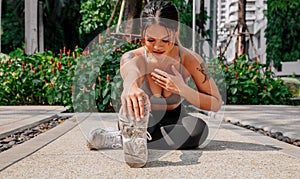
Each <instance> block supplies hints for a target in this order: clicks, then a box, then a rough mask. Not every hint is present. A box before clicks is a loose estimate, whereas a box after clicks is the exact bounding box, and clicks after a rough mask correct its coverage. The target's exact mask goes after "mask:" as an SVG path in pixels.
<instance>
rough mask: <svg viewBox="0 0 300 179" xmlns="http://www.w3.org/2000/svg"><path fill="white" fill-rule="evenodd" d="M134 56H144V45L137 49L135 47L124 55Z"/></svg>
mask: <svg viewBox="0 0 300 179" xmlns="http://www.w3.org/2000/svg"><path fill="white" fill-rule="evenodd" d="M128 55H130V56H134V57H140V56H143V55H144V48H143V47H139V48H137V49H133V50H130V51H128V52H126V53H124V54H123V57H124V56H128Z"/></svg>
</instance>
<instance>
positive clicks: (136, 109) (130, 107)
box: [121, 86, 151, 121]
mask: <svg viewBox="0 0 300 179" xmlns="http://www.w3.org/2000/svg"><path fill="white" fill-rule="evenodd" d="M121 102H122V106H123V111H122V112H123V114H124V115H129V116H130V118H131V119H133V120H137V121H139V120H140V119H141V118H144V116H145V105H148V107H149V109H147V110H148V112H150V110H151V105H150V100H149V97H148V95H147V94H146V93H145V92H144V91H143V90H142V89H141V88H139V87H137V86H131V87H127V88H124V90H123V92H122V95H121Z"/></svg>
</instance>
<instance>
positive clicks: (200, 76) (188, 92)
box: [181, 51, 222, 112]
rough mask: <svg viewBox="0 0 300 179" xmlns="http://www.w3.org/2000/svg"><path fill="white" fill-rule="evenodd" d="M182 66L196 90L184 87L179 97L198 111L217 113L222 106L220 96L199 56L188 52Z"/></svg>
mask: <svg viewBox="0 0 300 179" xmlns="http://www.w3.org/2000/svg"><path fill="white" fill-rule="evenodd" d="M183 66H184V67H185V68H186V69H187V71H188V72H189V73H190V75H191V76H192V78H193V80H194V82H195V84H196V87H197V90H194V89H192V88H191V87H189V86H188V85H185V86H183V89H182V91H181V95H182V96H183V97H184V98H185V99H186V100H187V101H188V102H190V103H191V104H193V105H194V106H196V107H198V108H200V109H204V110H210V111H215V112H216V111H218V110H219V109H220V107H221V105H222V96H221V95H220V93H219V90H218V87H217V85H216V84H215V81H214V80H213V78H212V77H211V76H210V73H209V71H208V68H207V66H206V65H205V62H204V61H203V59H202V58H201V57H200V55H198V54H196V53H194V52H190V51H188V53H187V54H186V56H185V58H184V64H183Z"/></svg>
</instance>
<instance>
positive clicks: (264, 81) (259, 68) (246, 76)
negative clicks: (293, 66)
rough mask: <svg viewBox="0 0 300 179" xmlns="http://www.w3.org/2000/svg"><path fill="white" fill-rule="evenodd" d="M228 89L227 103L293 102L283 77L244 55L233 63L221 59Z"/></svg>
mask: <svg viewBox="0 0 300 179" xmlns="http://www.w3.org/2000/svg"><path fill="white" fill-rule="evenodd" d="M220 67H221V68H222V69H223V72H224V75H225V81H226V89H227V104H291V101H290V98H291V93H290V91H289V89H288V88H287V87H286V86H285V85H284V84H283V80H282V79H274V78H273V76H274V74H273V72H272V71H270V70H269V68H268V67H267V66H265V65H263V64H261V63H259V62H250V61H249V60H248V56H246V55H242V56H240V57H239V58H237V59H235V60H234V61H233V63H231V64H226V63H224V61H222V60H220Z"/></svg>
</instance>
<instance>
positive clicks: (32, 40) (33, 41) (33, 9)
mask: <svg viewBox="0 0 300 179" xmlns="http://www.w3.org/2000/svg"><path fill="white" fill-rule="evenodd" d="M37 51H38V0H26V1H25V52H26V54H33V53H35V52H37Z"/></svg>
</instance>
